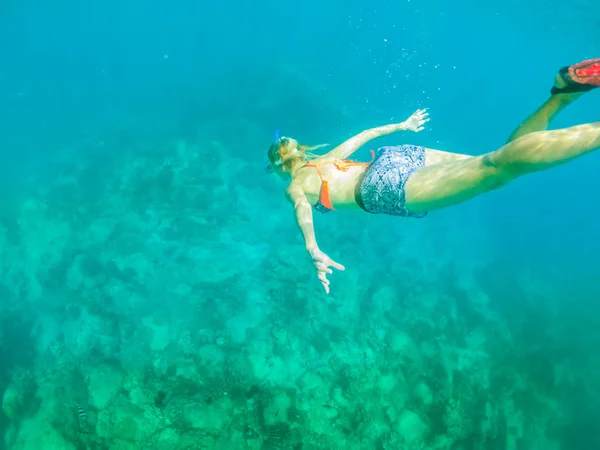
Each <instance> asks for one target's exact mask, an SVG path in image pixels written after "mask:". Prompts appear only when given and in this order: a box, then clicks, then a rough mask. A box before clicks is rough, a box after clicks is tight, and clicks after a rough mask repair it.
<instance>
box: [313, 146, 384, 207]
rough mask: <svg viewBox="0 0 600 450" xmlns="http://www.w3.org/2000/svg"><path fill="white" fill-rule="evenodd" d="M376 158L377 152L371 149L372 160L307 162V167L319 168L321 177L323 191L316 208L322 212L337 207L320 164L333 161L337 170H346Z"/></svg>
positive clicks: (366, 164)
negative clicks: (333, 202) (330, 195)
mask: <svg viewBox="0 0 600 450" xmlns="http://www.w3.org/2000/svg"><path fill="white" fill-rule="evenodd" d="M374 159H375V152H374V151H373V150H371V161H369V162H356V161H351V160H349V159H325V160H323V161H319V162H318V163H314V162H309V163H306V166H305V167H314V168H315V169H317V173H318V174H319V178H320V179H321V192H320V193H319V202H318V203H317V204H316V205H315V209H316V210H317V211H320V212H328V211H333V210H334V209H335V208H334V207H333V204H332V203H331V198H330V197H329V183H328V180H325V179H324V178H323V174H322V173H321V169H320V166H322V165H323V164H329V163H333V165H334V166H335V168H336V169H337V170H341V171H343V172H345V171H347V170H348V169H349V168H350V167H352V166H368V165H369V164H371V163H372V162H373V160H374Z"/></svg>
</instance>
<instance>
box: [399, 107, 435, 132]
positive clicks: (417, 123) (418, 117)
mask: <svg viewBox="0 0 600 450" xmlns="http://www.w3.org/2000/svg"><path fill="white" fill-rule="evenodd" d="M427 122H429V113H428V112H427V110H426V109H417V111H415V112H414V113H413V115H412V116H410V117H409V118H408V119H406V120H405V121H404V122H402V125H403V126H404V129H405V130H408V131H414V132H415V133H418V132H419V131H423V125H425V124H426V123H427Z"/></svg>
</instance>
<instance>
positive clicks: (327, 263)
mask: <svg viewBox="0 0 600 450" xmlns="http://www.w3.org/2000/svg"><path fill="white" fill-rule="evenodd" d="M287 195H288V197H289V199H290V200H291V201H292V203H293V204H294V211H295V213H296V222H297V223H298V226H299V227H300V231H301V232H302V236H303V237H304V243H305V245H306V250H307V251H308V253H309V254H310V257H311V258H312V262H313V266H314V267H315V269H316V270H317V278H318V279H319V281H320V282H321V284H322V285H323V289H325V293H327V294H329V280H328V279H327V275H328V274H331V273H333V271H332V270H331V269H330V267H333V268H334V269H337V270H345V268H344V266H342V265H341V264H338V263H336V262H335V261H334V260H332V259H331V258H330V257H329V256H327V255H326V254H325V253H323V252H322V251H321V250H320V249H319V246H318V245H317V239H316V237H315V227H314V224H313V214H312V207H311V206H310V203H309V201H308V199H307V198H306V195H305V194H304V191H303V190H302V188H301V187H300V186H298V185H296V184H294V182H292V183H290V185H289V186H288V189H287Z"/></svg>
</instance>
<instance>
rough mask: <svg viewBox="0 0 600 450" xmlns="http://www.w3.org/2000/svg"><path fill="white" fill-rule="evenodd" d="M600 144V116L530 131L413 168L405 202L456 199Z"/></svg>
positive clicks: (438, 203)
mask: <svg viewBox="0 0 600 450" xmlns="http://www.w3.org/2000/svg"><path fill="white" fill-rule="evenodd" d="M599 147H600V122H596V123H591V124H586V125H578V126H575V127H570V128H564V129H560V130H552V131H537V132H532V133H529V134H526V135H524V136H522V137H520V138H518V139H516V140H514V141H512V142H510V143H508V144H506V145H505V146H504V147H502V148H500V149H499V150H496V151H494V152H491V153H488V154H486V155H482V156H473V157H467V158H464V159H457V160H452V161H447V162H441V163H439V164H434V165H431V166H427V167H424V168H421V169H418V170H417V171H415V173H414V174H412V176H411V177H410V178H409V180H408V181H407V183H406V186H405V191H406V207H407V208H408V210H409V211H411V212H413V213H420V212H425V211H431V210H434V209H439V208H444V207H446V206H451V205H455V204H457V203H461V202H463V201H465V200H469V199H471V198H473V197H475V196H477V195H480V194H483V193H485V192H488V191H491V190H493V189H496V188H499V187H500V186H503V185H504V184H506V183H508V182H510V181H511V180H514V179H515V178H517V177H519V176H521V175H525V174H527V173H532V172H537V171H540V170H545V169H549V168H551V167H555V166H557V165H560V164H564V163H566V162H567V161H570V160H572V159H574V158H576V157H578V156H581V155H584V154H586V153H589V152H591V151H593V150H597V149H598V148H599Z"/></svg>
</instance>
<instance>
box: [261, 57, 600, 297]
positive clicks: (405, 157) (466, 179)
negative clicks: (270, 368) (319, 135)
mask: <svg viewBox="0 0 600 450" xmlns="http://www.w3.org/2000/svg"><path fill="white" fill-rule="evenodd" d="M599 86H600V58H597V59H591V60H586V61H583V62H580V63H578V64H575V65H572V66H569V67H563V68H562V69H560V71H559V72H558V74H557V75H556V79H555V82H554V86H553V87H552V89H551V91H550V93H551V96H550V98H549V99H548V100H547V101H546V102H545V103H544V104H543V105H542V106H540V107H539V108H538V110H537V111H535V112H534V113H533V114H532V115H531V116H529V117H528V118H527V119H525V121H524V122H523V123H521V125H519V127H518V128H517V129H516V130H515V131H514V132H513V133H512V135H511V136H510V137H509V139H508V143H507V144H506V145H504V146H503V147H501V148H499V149H498V150H495V151H493V152H490V153H487V154H484V155H479V156H469V155H464V154H458V153H449V152H444V151H440V150H433V149H428V148H424V147H420V146H417V145H398V146H390V147H382V148H379V149H378V150H377V152H373V151H371V153H372V156H373V159H372V160H371V161H370V162H365V163H362V162H355V161H351V160H348V157H349V156H350V155H352V154H353V153H354V152H356V151H357V150H358V149H359V148H360V147H362V146H363V145H365V144H366V143H367V142H369V141H370V140H372V139H375V138H378V137H381V136H386V135H388V134H391V133H395V132H397V131H412V132H415V133H417V132H419V131H421V130H423V125H424V124H425V123H426V122H428V121H429V118H428V113H427V112H426V110H424V109H422V110H418V111H416V112H415V113H414V114H413V115H411V116H410V117H409V118H408V119H407V120H406V121H404V122H402V123H396V124H390V125H384V126H381V127H377V128H372V129H369V130H365V131H363V132H361V133H359V134H357V135H356V136H354V137H352V138H350V139H348V140H347V141H345V142H344V143H342V144H341V145H339V146H337V147H336V148H334V149H333V150H331V151H330V152H328V153H327V154H325V155H321V156H316V155H313V154H312V153H310V151H311V150H314V149H315V148H318V147H307V146H305V145H299V144H298V142H297V141H296V140H295V139H292V138H289V137H285V136H281V137H279V136H276V139H275V142H273V143H272V144H271V147H270V148H269V151H268V163H267V166H266V169H267V171H269V172H276V173H277V174H278V175H279V176H280V177H282V178H284V179H289V180H290V183H289V185H288V187H287V191H286V192H287V197H288V199H289V200H290V202H291V203H292V204H293V205H294V210H295V214H296V221H297V222H298V226H299V227H300V230H301V232H302V235H303V237H304V242H305V245H306V250H307V251H308V253H309V254H310V256H311V258H312V262H313V265H314V267H315V269H316V270H317V277H318V279H319V281H320V282H321V283H322V285H323V288H324V289H325V292H326V293H329V280H328V279H327V275H328V274H331V273H332V268H334V269H337V270H344V266H342V265H341V264H339V263H337V262H335V261H334V260H332V259H331V258H330V257H329V256H327V255H326V254H325V253H323V252H322V251H321V250H320V249H319V246H318V245H317V241H316V239H315V231H314V226H313V214H312V209H313V208H314V209H315V210H316V211H319V212H328V211H333V210H335V209H340V210H342V209H345V210H349V209H362V210H364V211H366V212H368V213H371V214H389V215H394V216H401V217H417V218H421V217H424V216H425V215H426V214H427V212H428V211H432V210H435V209H440V208H445V207H447V206H452V205H456V204H458V203H460V202H464V201H465V200H469V199H471V198H473V197H475V196H477V195H480V194H483V193H485V192H489V191H491V190H494V189H497V188H499V187H501V186H503V185H505V184H507V183H508V182H510V181H512V180H514V179H515V178H517V177H520V176H521V175H525V174H528V173H532V172H537V171H540V170H544V169H549V168H551V167H554V166H557V165H560V164H563V163H566V162H567V161H570V160H572V159H574V158H576V157H578V156H581V155H584V154H586V153H589V152H591V151H593V150H596V149H598V148H600V122H595V123H589V124H585V125H578V126H573V127H570V128H564V129H559V130H552V131H546V129H547V128H548V125H549V123H550V121H551V120H552V119H553V118H554V117H556V115H557V114H558V113H559V112H560V111H562V110H563V109H564V108H565V107H566V106H568V105H569V104H571V103H573V102H574V101H575V100H577V99H578V98H579V97H580V96H581V95H583V94H584V93H585V92H588V91H590V90H592V89H595V88H597V87H599Z"/></svg>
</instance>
